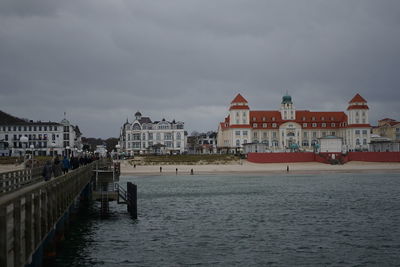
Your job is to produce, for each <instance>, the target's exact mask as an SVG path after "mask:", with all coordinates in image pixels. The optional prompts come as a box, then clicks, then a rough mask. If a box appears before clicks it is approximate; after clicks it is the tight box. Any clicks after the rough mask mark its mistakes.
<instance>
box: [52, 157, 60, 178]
mask: <svg viewBox="0 0 400 267" xmlns="http://www.w3.org/2000/svg"><path fill="white" fill-rule="evenodd" d="M53 172H54V177H57V176H60V175H61V174H62V163H61V161H60V158H59V157H58V155H57V156H56V157H55V158H54V161H53Z"/></svg>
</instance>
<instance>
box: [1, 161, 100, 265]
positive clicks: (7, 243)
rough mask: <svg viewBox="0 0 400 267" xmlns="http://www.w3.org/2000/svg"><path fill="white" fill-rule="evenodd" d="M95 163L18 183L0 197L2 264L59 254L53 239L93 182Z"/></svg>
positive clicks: (30, 262)
mask: <svg viewBox="0 0 400 267" xmlns="http://www.w3.org/2000/svg"><path fill="white" fill-rule="evenodd" d="M95 164H96V163H91V164H89V165H87V166H84V167H81V168H79V169H76V170H73V171H70V172H69V173H67V174H65V175H62V176H59V177H57V178H53V179H51V180H50V181H47V182H45V181H40V182H37V183H34V184H32V185H29V186H17V187H18V188H20V189H19V190H17V191H14V192H11V193H8V194H5V195H2V196H1V197H0V266H2V267H11V266H26V265H28V266H29V265H31V266H40V265H41V263H40V264H38V261H41V260H46V257H47V256H52V254H55V252H54V250H55V248H54V246H53V247H52V246H51V243H52V242H54V238H55V237H56V236H57V235H59V234H63V233H60V231H62V229H63V228H64V224H65V223H67V219H68V216H69V211H70V210H71V209H72V208H73V206H74V204H75V203H76V201H79V198H80V196H81V194H82V192H83V191H84V189H85V188H87V187H88V186H90V181H91V177H92V170H93V169H94V168H95ZM49 243H50V245H49ZM45 248H46V249H45ZM38 258H40V259H39V260H38Z"/></svg>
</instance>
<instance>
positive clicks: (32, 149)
mask: <svg viewBox="0 0 400 267" xmlns="http://www.w3.org/2000/svg"><path fill="white" fill-rule="evenodd" d="M29 148H30V149H31V180H32V172H33V154H34V153H35V146H34V145H33V144H32V145H30V146H29Z"/></svg>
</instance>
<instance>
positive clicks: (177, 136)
mask: <svg viewBox="0 0 400 267" xmlns="http://www.w3.org/2000/svg"><path fill="white" fill-rule="evenodd" d="M176 140H181V133H179V132H178V133H176Z"/></svg>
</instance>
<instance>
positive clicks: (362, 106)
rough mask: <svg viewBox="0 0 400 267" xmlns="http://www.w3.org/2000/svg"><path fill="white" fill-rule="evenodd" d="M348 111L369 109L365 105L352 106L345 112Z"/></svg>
mask: <svg viewBox="0 0 400 267" xmlns="http://www.w3.org/2000/svg"><path fill="white" fill-rule="evenodd" d="M349 109H369V107H368V106H367V105H352V106H349V107H348V108H347V110H349Z"/></svg>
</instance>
